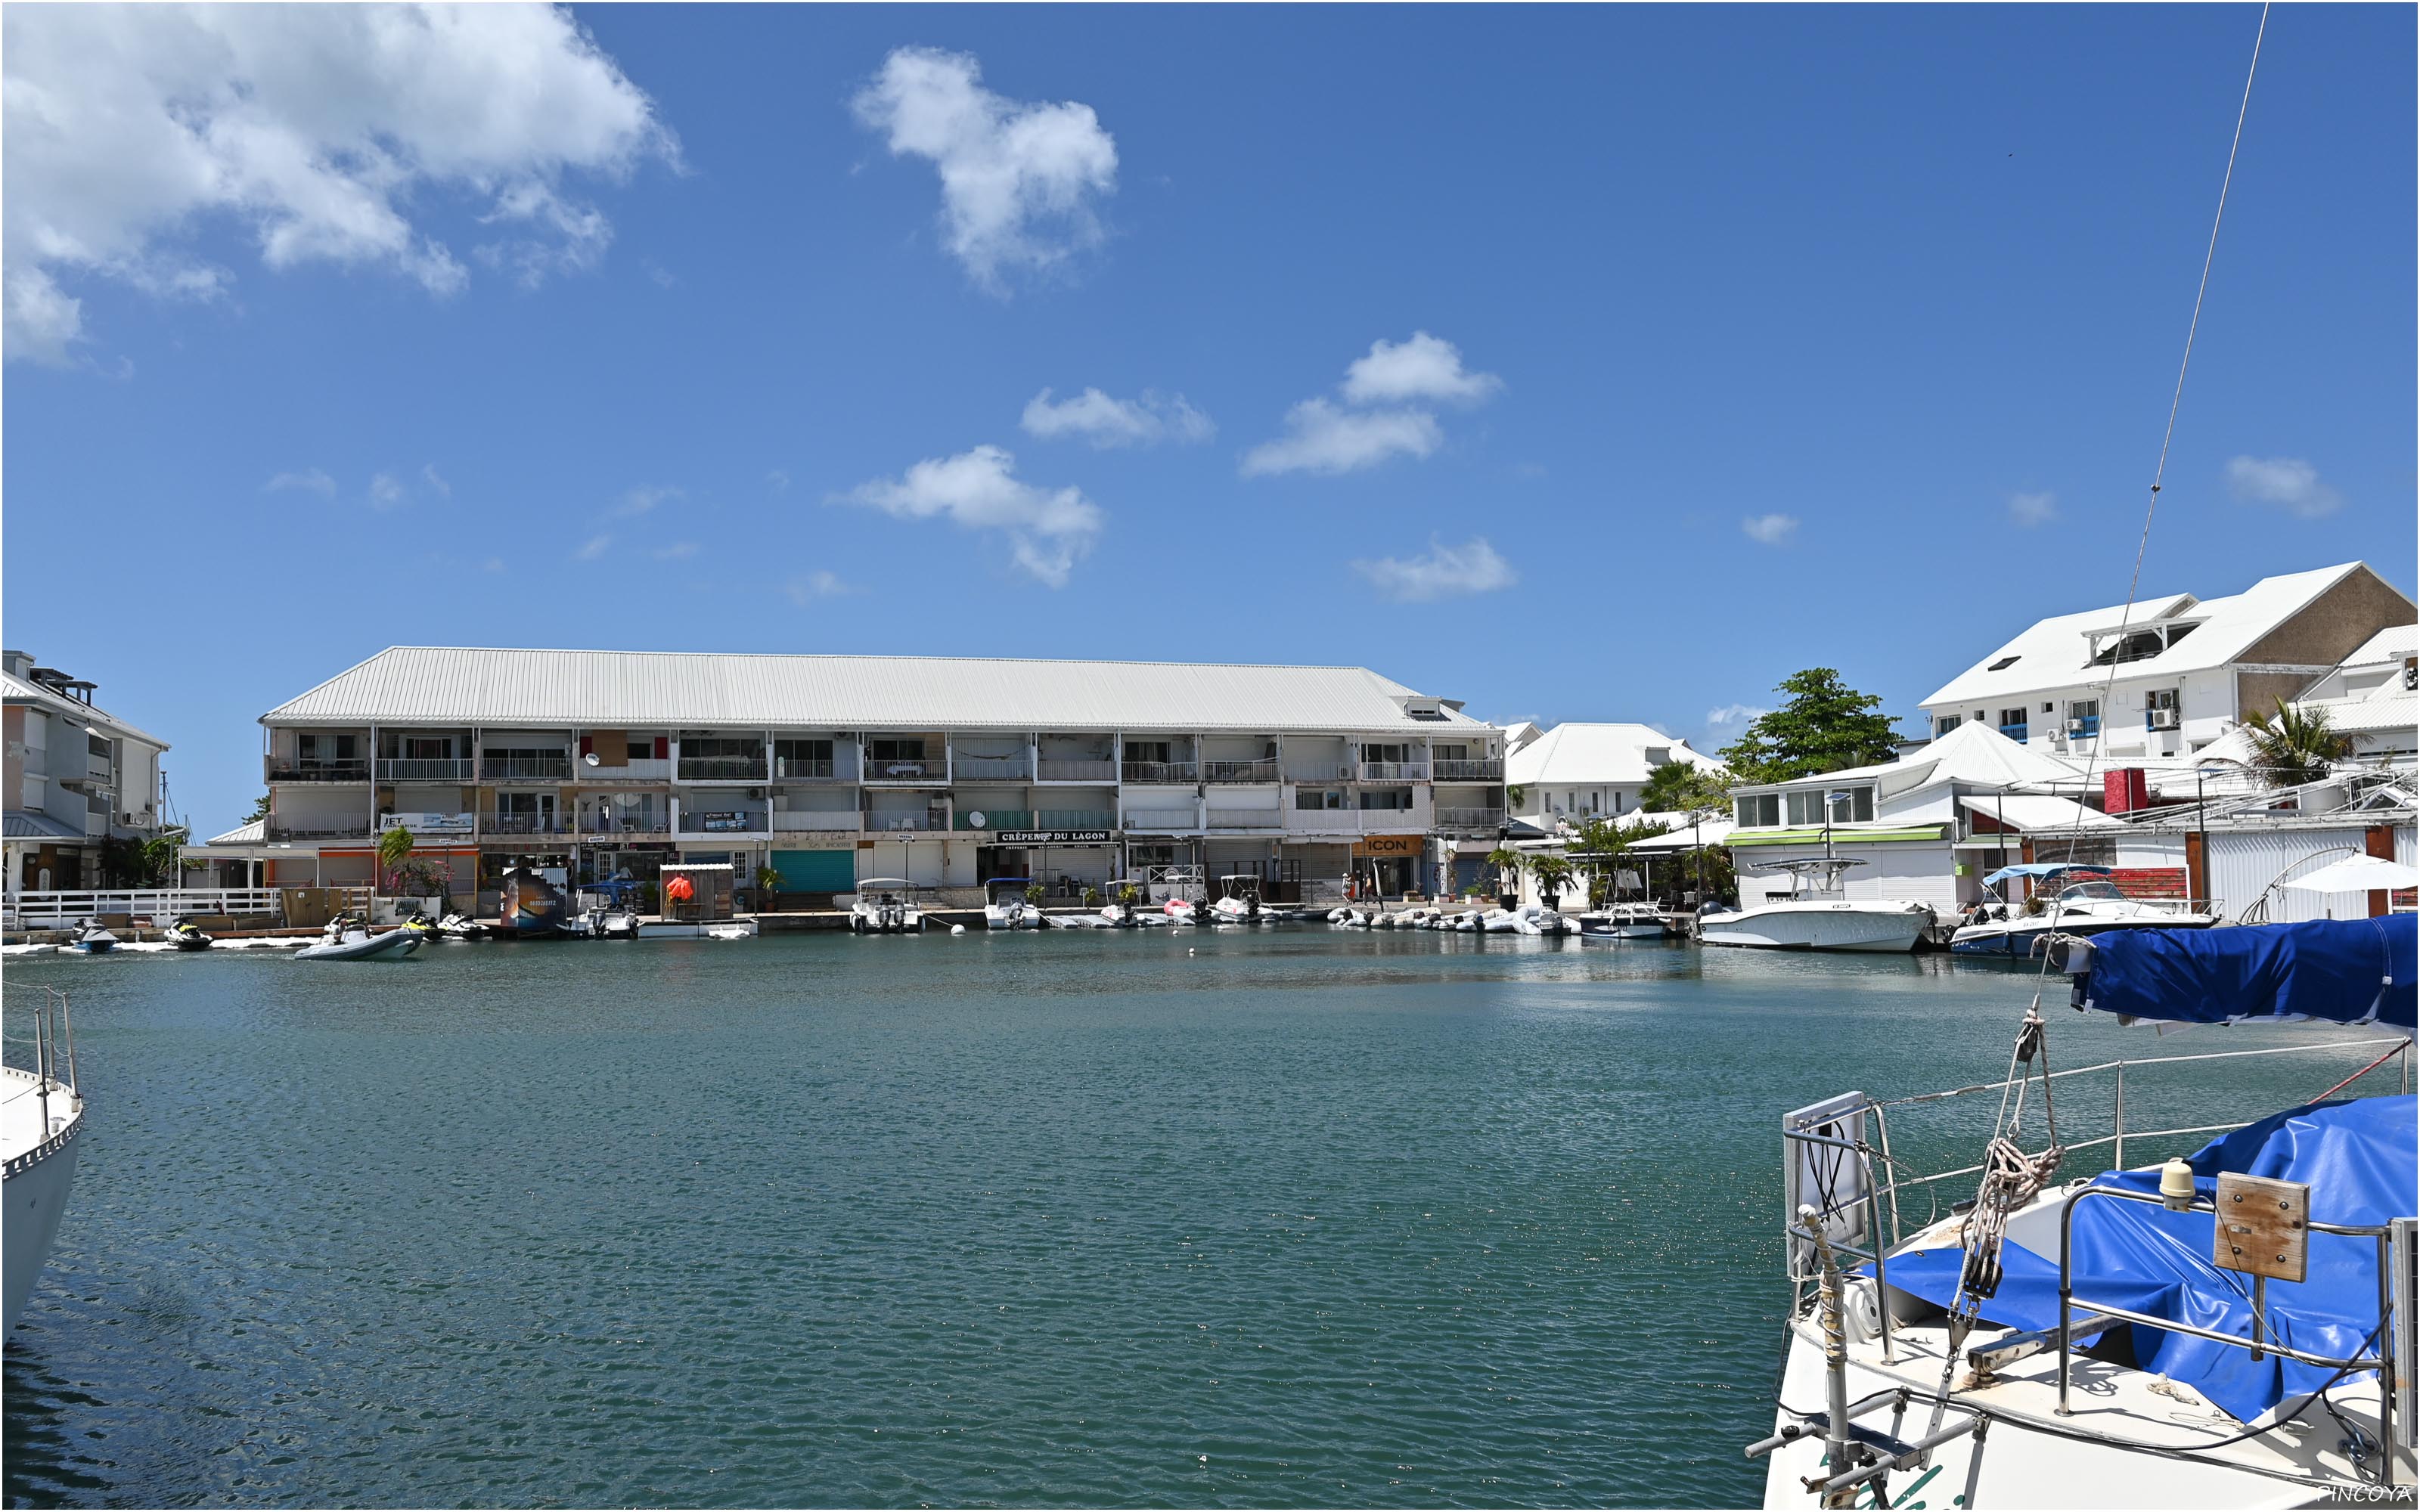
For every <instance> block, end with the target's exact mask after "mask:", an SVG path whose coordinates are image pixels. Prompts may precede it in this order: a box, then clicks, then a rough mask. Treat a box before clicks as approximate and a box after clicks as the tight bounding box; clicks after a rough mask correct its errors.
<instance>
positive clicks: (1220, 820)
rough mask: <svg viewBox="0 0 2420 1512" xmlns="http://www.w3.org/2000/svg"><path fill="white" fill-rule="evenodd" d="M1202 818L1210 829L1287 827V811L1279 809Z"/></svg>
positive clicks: (1213, 813)
mask: <svg viewBox="0 0 2420 1512" xmlns="http://www.w3.org/2000/svg"><path fill="white" fill-rule="evenodd" d="M1338 811H1339V812H1342V811H1343V810H1338ZM1202 818H1203V827H1204V828H1208V829H1280V828H1282V827H1284V825H1285V811H1284V810H1279V809H1212V810H1209V811H1208V812H1207V813H1205V814H1204V815H1203V816H1202Z"/></svg>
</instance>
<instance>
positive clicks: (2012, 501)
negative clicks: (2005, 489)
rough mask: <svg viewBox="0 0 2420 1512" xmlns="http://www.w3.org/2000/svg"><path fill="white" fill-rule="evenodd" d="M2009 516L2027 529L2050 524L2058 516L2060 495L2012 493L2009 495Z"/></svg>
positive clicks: (2012, 520) (2013, 521)
mask: <svg viewBox="0 0 2420 1512" xmlns="http://www.w3.org/2000/svg"><path fill="white" fill-rule="evenodd" d="M2056 518H2058V495H2056V494H2055V493H2012V494H2010V495H2009V520H2010V521H2011V522H2012V523H2015V524H2018V525H2022V526H2024V528H2025V529H2027V530H2032V529H2034V528H2035V527H2037V526H2041V525H2048V524H2049V523H2051V522H2052V521H2053V520H2055V519H2056Z"/></svg>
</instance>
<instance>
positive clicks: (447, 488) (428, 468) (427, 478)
mask: <svg viewBox="0 0 2420 1512" xmlns="http://www.w3.org/2000/svg"><path fill="white" fill-rule="evenodd" d="M420 480H421V481H422V482H423V483H426V484H427V485H428V486H429V487H430V488H432V489H434V490H435V491H436V492H437V494H438V496H439V497H440V498H444V499H451V498H453V497H454V486H453V485H452V484H450V483H448V482H446V481H445V480H444V479H443V478H441V477H439V476H438V475H437V464H436V463H434V462H424V463H422V464H421V465H420Z"/></svg>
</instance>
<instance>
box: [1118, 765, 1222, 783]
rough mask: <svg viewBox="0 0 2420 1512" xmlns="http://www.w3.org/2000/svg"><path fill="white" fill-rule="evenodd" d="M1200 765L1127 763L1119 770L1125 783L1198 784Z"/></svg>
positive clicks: (1200, 776) (1200, 772) (1119, 775)
mask: <svg viewBox="0 0 2420 1512" xmlns="http://www.w3.org/2000/svg"><path fill="white" fill-rule="evenodd" d="M1201 778H1202V769H1201V767H1200V765H1198V764H1195V763H1193V762H1127V763H1126V764H1124V765H1123V766H1120V767H1119V768H1118V779H1119V780H1120V781H1124V782H1198V781H1200V780H1201Z"/></svg>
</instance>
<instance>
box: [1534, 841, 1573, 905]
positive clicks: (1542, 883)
mask: <svg viewBox="0 0 2420 1512" xmlns="http://www.w3.org/2000/svg"><path fill="white" fill-rule="evenodd" d="M1528 863H1529V880H1530V881H1531V882H1532V883H1534V884H1536V885H1537V888H1538V902H1539V903H1542V904H1544V906H1545V907H1547V908H1548V909H1552V908H1554V907H1555V906H1556V905H1557V904H1559V903H1561V902H1562V898H1563V892H1564V889H1566V888H1568V887H1570V886H1571V885H1572V877H1573V875H1574V872H1573V870H1572V863H1571V862H1570V861H1569V860H1567V859H1565V858H1564V857H1562V856H1558V855H1556V854H1555V853H1554V852H1552V851H1539V852H1536V853H1535V854H1533V855H1531V856H1529V857H1528Z"/></svg>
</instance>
